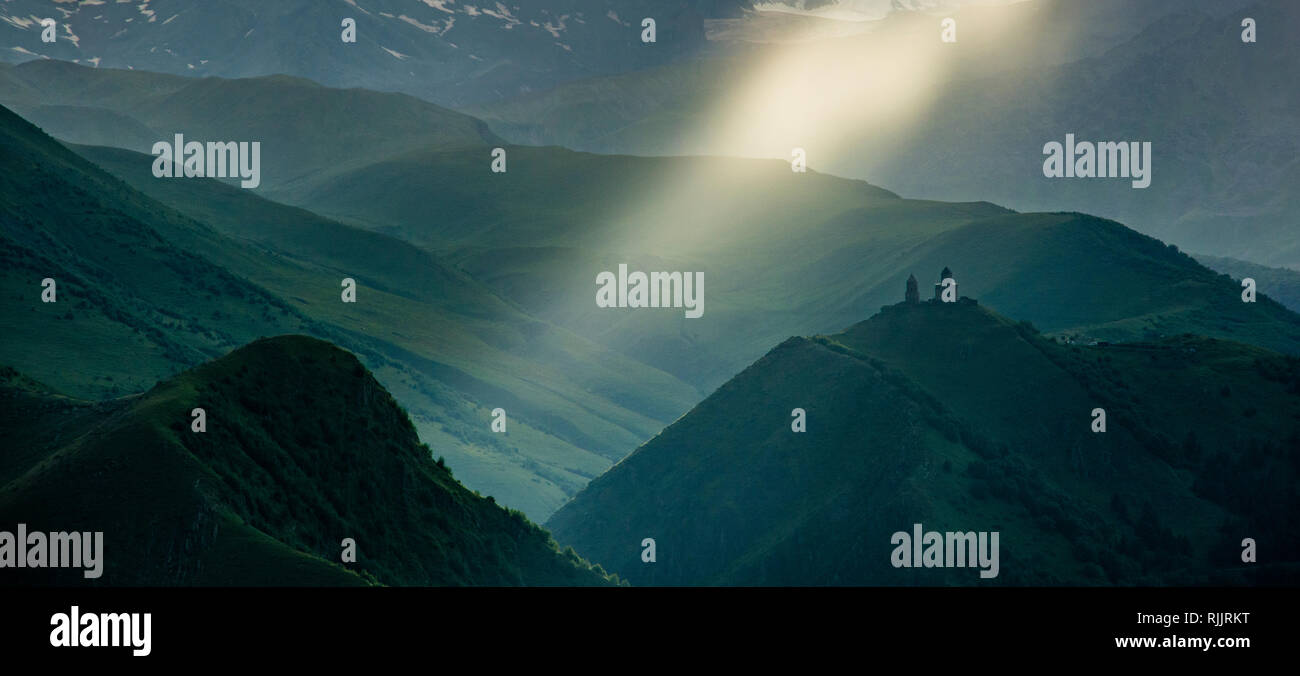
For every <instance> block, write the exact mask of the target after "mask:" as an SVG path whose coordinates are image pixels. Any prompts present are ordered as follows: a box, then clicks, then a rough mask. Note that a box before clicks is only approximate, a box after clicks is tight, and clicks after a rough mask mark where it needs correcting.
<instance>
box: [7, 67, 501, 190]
mask: <svg viewBox="0 0 1300 676" xmlns="http://www.w3.org/2000/svg"><path fill="white" fill-rule="evenodd" d="M0 82H4V83H5V86H4V87H3V88H0V92H3V93H0V103H3V104H6V105H16V106H17V107H19V108H21V109H22V110H23V112H24V113H25V114H30V115H31V116H32V117H29V118H28V119H31V120H32V121H33V122H35V123H36V124H38V125H40V126H42V127H46V128H47V130H48V131H50V132H51V133H53V134H55V135H60V134H59V133H58V132H59V131H60V130H69V129H74V130H75V132H76V135H75V136H71V137H63V136H61V137H62V138H68V139H69V140H72V141H74V142H78V143H88V144H95V145H108V146H117V147H125V148H129V149H131V150H136V151H140V152H150V151H151V148H152V144H153V142H155V141H168V142H171V140H172V137H173V135H174V134H177V133H181V134H184V135H185V138H186V140H187V141H259V142H261V143H262V184H263V185H264V186H274V185H285V184H289V183H291V182H292V181H294V180H297V179H301V178H303V177H304V176H309V175H313V174H316V173H319V172H322V171H334V170H338V169H342V168H344V167H347V166H350V165H353V164H364V163H366V162H373V161H375V160H377V159H380V158H383V157H386V156H388V155H391V154H394V153H399V152H404V151H409V150H411V149H414V148H426V147H438V148H456V147H465V146H475V147H490V145H491V144H495V143H499V142H500V141H499V139H497V137H496V136H495V135H494V134H492V132H491V131H489V130H488V128H487V125H485V124H484V123H483V122H481V121H479V120H477V119H474V118H472V117H469V116H468V115H464V114H462V113H457V112H455V111H452V110H448V109H446V108H442V107H440V106H436V105H434V104H431V103H427V102H425V101H421V100H420V99H416V98H414V97H412V96H408V95H405V94H389V93H383V92H375V91H370V90H366V89H333V88H328V87H323V86H321V85H318V84H316V83H315V82H312V81H310V80H305V79H302V78H295V77H289V76H284V75H272V76H266V77H256V78H245V79H235V80H230V79H224V78H216V77H207V78H188V77H179V76H175V75H162V74H157V73H146V72H142V71H128V70H112V69H103V70H100V69H97V68H89V67H86V66H80V65H77V64H73V63H68V62H65V61H54V60H37V61H31V62H27V63H24V64H21V65H19V66H15V67H13V68H11V69H7V70H6V71H4V72H3V73H0ZM69 106H71V107H79V108H81V109H82V111H83V114H84V117H85V118H86V119H83V120H81V121H80V122H77V123H76V125H75V126H73V125H70V124H69V123H68V120H67V117H68V115H69V114H70V111H69V110H68V108H67V107H69ZM96 109H101V110H105V111H108V112H109V113H110V114H113V115H115V116H119V117H120V119H117V120H113V119H105V116H104V115H102V114H101V115H97V113H96ZM92 120H95V122H94V124H98V125H102V130H101V129H99V128H97V127H95V126H93V125H92ZM141 128H145V129H148V130H149V131H150V132H151V133H152V136H153V138H152V139H151V140H150V141H149V143H148V145H144V144H141V143H140V139H141V138H143V137H142V135H141V133H140V130H141ZM98 131H102V133H97V132H98Z"/></svg>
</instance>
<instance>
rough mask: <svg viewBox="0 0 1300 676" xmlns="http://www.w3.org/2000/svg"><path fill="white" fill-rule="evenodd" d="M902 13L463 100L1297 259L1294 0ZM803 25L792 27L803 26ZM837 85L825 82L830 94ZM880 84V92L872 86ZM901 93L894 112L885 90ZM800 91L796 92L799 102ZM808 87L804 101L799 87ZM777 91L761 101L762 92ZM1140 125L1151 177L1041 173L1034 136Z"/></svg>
mask: <svg viewBox="0 0 1300 676" xmlns="http://www.w3.org/2000/svg"><path fill="white" fill-rule="evenodd" d="M951 16H953V17H955V19H956V20H957V22H958V24H959V25H960V27H961V28H960V30H959V35H960V37H959V38H958V40H957V42H956V43H953V44H941V43H939V42H938V41H937V40H935V39H934V38H935V36H936V34H937V29H936V21H937V19H935V17H933V16H931V15H926V14H923V15H919V16H914V15H910V14H904V13H899V14H896V15H894V16H891V17H890V18H889V19H886V20H885V21H881V22H878V23H879V24H880V26H879V27H878V28H876V29H875V30H872V31H868V32H864V34H862V35H858V36H854V37H852V38H845V39H840V40H818V41H815V42H811V43H805V42H802V41H796V42H795V44H793V45H792V46H788V47H771V48H764V49H757V48H754V47H753V46H749V45H746V46H745V47H744V48H740V49H735V50H729V51H726V52H724V53H721V54H716V55H715V54H709V55H707V56H704V57H701V58H696V59H690V60H684V61H680V62H675V63H671V64H665V65H663V66H660V67H657V68H653V69H646V70H642V71H636V72H629V73H621V74H616V75H606V76H602V77H599V78H591V79H588V80H582V81H577V82H572V83H568V84H565V85H563V86H561V87H558V88H555V89H551V90H547V91H538V92H529V93H527V94H523V95H520V96H517V97H515V98H513V99H509V100H505V101H497V102H488V103H484V104H481V105H478V106H473V107H470V108H466V109H465V110H466V112H469V113H471V114H473V115H475V116H476V117H479V118H480V119H483V120H485V121H487V122H488V124H489V125H490V126H491V127H492V129H493V130H494V131H496V132H497V133H499V134H501V135H502V136H505V137H506V138H507V139H509V140H510V141H512V142H515V143H532V144H538V145H550V144H554V145H563V146H566V147H569V148H573V149H576V150H584V151H590V152H601V153H619V154H637V155H677V154H691V155H699V154H711V155H730V156H750V157H788V156H789V155H788V153H789V149H790V148H791V147H795V146H798V147H803V148H805V149H807V151H808V156H809V158H810V159H809V161H810V166H812V167H814V168H815V169H817V170H818V171H823V172H827V173H832V174H836V175H840V176H846V177H850V178H862V179H865V180H869V181H871V182H872V183H875V184H878V185H883V186H886V187H888V188H889V189H891V190H894V191H896V192H898V193H899V194H901V195H905V196H908V197H916V198H925V199H940V200H949V201H967V200H987V201H990V202H994V203H996V204H1001V205H1005V206H1007V207H1011V208H1014V209H1016V210H1019V211H1082V212H1087V213H1091V214H1095V215H1098V216H1103V217H1106V218H1111V219H1114V220H1117V221H1120V222H1123V223H1125V224H1127V225H1128V226H1130V227H1132V228H1134V229H1136V230H1138V231H1140V232H1143V233H1145V234H1148V235H1151V236H1153V237H1157V238H1159V239H1161V240H1163V241H1165V242H1169V243H1172V244H1176V245H1178V246H1179V247H1181V248H1183V249H1185V250H1189V251H1197V252H1203V253H1207V254H1212V255H1217V256H1230V257H1234V258H1239V259H1243V260H1248V261H1253V262H1256V263H1262V264H1267V265H1276V266H1295V265H1297V264H1298V263H1300V249H1298V248H1297V246H1296V244H1295V241H1294V238H1293V237H1292V233H1293V231H1294V223H1295V221H1294V214H1295V213H1296V211H1297V208H1298V205H1297V203H1296V200H1295V191H1294V189H1293V186H1295V185H1297V184H1298V183H1300V174H1297V164H1296V162H1295V159H1294V158H1295V157H1296V154H1297V152H1296V151H1297V147H1296V143H1297V141H1296V138H1295V135H1294V134H1287V133H1285V132H1281V133H1279V132H1278V131H1277V130H1285V129H1290V128H1293V127H1295V126H1296V124H1297V122H1298V121H1297V111H1298V110H1300V100H1297V94H1296V88H1294V87H1277V86H1275V81H1276V74H1277V73H1284V72H1288V71H1289V70H1291V69H1292V68H1293V67H1294V65H1295V64H1296V63H1298V62H1300V52H1298V51H1297V43H1296V41H1295V40H1287V39H1266V38H1264V37H1262V34H1261V37H1260V38H1259V40H1258V42H1256V43H1253V44H1243V43H1242V41H1241V39H1240V35H1241V30H1242V28H1241V21H1242V18H1243V17H1251V18H1254V19H1255V20H1256V22H1257V24H1258V26H1260V27H1264V26H1269V27H1272V29H1273V31H1275V32H1274V35H1275V36H1278V37H1280V36H1285V35H1290V34H1294V33H1295V32H1296V31H1297V30H1300V5H1297V4H1296V3H1294V2H1291V1H1290V0H1264V1H1253V0H1245V1H1242V0H1197V1H1192V0H1180V1H1176V2H1134V1H1132V0H1104V1H1092V2H1075V1H1073V0H1033V1H1032V2H1022V3H1017V4H1013V5H1009V6H1004V7H978V6H965V7H961V8H960V9H958V10H956V11H954V12H952V13H951ZM796 37H797V36H796ZM831 92H833V95H832V94H831ZM881 92H885V93H883V94H882V93H881ZM891 99H900V100H910V101H912V103H913V105H911V106H909V107H907V108H905V109H903V110H902V111H900V112H898V113H897V114H894V115H888V114H885V113H884V112H880V111H877V110H876V109H878V108H879V109H884V110H888V108H887V107H885V106H884V105H883V103H882V101H883V102H888V101H890V100H891ZM793 102H800V103H798V104H795V103H793ZM803 102H807V103H803ZM768 109H770V110H773V111H774V112H771V113H768V114H767V115H762V114H759V112H758V111H762V110H768ZM1067 133H1072V134H1075V135H1076V137H1077V138H1078V140H1080V141H1089V142H1095V141H1147V142H1150V143H1151V144H1152V152H1153V154H1154V158H1155V159H1154V160H1153V161H1154V164H1153V165H1152V167H1153V169H1152V179H1153V180H1152V184H1151V185H1150V186H1149V187H1148V188H1146V189H1142V190H1134V189H1132V188H1131V187H1130V184H1129V182H1128V181H1124V180H1119V179H1116V180H1088V181H1076V180H1057V179H1046V178H1044V177H1043V175H1042V166H1043V160H1044V156H1043V153H1042V149H1043V145H1044V144H1045V143H1047V142H1049V141H1057V142H1063V141H1064V138H1065V135H1066V134H1067Z"/></svg>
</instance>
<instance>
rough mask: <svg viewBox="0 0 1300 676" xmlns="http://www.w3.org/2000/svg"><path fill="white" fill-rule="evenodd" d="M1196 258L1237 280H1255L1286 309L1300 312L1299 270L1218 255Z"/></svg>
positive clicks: (1206, 265)
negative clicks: (1273, 266)
mask: <svg viewBox="0 0 1300 676" xmlns="http://www.w3.org/2000/svg"><path fill="white" fill-rule="evenodd" d="M1196 260H1197V261H1198V262H1200V263H1201V265H1204V266H1205V267H1207V268H1210V269H1211V270H1216V271H1218V272H1221V273H1223V274H1225V275H1228V276H1230V277H1232V278H1233V279H1235V280H1238V281H1240V280H1242V279H1245V278H1247V277H1249V278H1251V279H1253V280H1255V284H1257V285H1258V288H1259V289H1260V290H1262V291H1263V292H1264V293H1267V294H1268V295H1270V296H1272V297H1273V298H1275V299H1277V302H1279V303H1281V304H1283V305H1285V306H1286V307H1287V309H1289V310H1291V311H1292V312H1300V272H1297V271H1295V270H1292V269H1290V268H1271V267H1268V266H1266V265H1257V264H1255V263H1248V262H1246V261H1241V260H1237V259H1235V258H1223V257H1219V256H1205V255H1197V256H1196Z"/></svg>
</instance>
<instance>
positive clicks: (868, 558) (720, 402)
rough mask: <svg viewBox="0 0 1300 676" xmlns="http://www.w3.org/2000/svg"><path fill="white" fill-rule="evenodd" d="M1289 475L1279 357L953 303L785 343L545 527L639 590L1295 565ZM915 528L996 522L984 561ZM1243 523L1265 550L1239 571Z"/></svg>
mask: <svg viewBox="0 0 1300 676" xmlns="http://www.w3.org/2000/svg"><path fill="white" fill-rule="evenodd" d="M1027 395H1029V396H1027ZM1096 407H1102V408H1105V409H1106V411H1107V416H1108V429H1107V431H1106V432H1105V433H1104V434H1097V433H1093V432H1092V431H1091V428H1090V426H1091V422H1092V417H1091V411H1092V410H1093V409H1094V408H1096ZM794 408H803V409H805V411H806V412H807V431H806V432H804V433H795V432H792V431H791V421H792V418H791V410H792V409H794ZM1298 475H1300V362H1297V360H1295V359H1293V358H1285V357H1282V356H1280V355H1277V354H1275V353H1271V352H1268V351H1266V350H1261V349H1259V348H1254V347H1249V346H1245V345H1240V344H1236V343H1230V342H1226V341H1216V340H1207V339H1203V338H1194V337H1185V338H1171V339H1166V340H1162V341H1157V342H1154V343H1149V344H1133V345H1125V346H1110V345H1101V346H1092V347H1084V346H1077V345H1075V346H1072V345H1067V344H1062V343H1058V342H1056V341H1053V340H1051V339H1048V338H1045V337H1044V336H1042V335H1040V334H1038V333H1037V332H1036V331H1034V330H1033V329H1032V328H1030V327H1028V325H1026V324H1023V323H1022V324H1017V323H1014V322H1012V321H1010V320H1007V319H1005V318H1003V317H1001V316H999V315H996V314H994V313H993V312H991V311H989V310H987V309H985V308H983V307H982V306H980V305H978V304H977V303H975V302H974V301H971V300H969V299H963V300H962V301H961V302H959V303H957V304H938V303H931V302H923V303H921V304H919V305H908V304H900V305H896V306H890V307H886V308H884V309H883V310H882V311H881V313H879V314H877V315H876V316H874V317H872V318H871V319H869V320H867V321H865V322H861V323H859V324H857V325H855V326H853V327H851V328H850V329H849V330H847V331H845V332H843V333H840V334H836V335H832V336H824V337H816V338H791V339H789V340H787V341H785V342H783V343H782V344H781V345H779V346H778V347H776V348H774V349H773V350H772V351H771V352H769V353H768V354H767V355H766V356H764V357H763V358H762V359H760V360H758V361H757V362H755V363H754V364H753V365H752V366H750V367H749V368H748V369H746V370H745V371H743V372H742V373H741V374H739V375H738V376H736V378H734V379H732V380H731V381H729V382H728V383H727V384H725V385H723V386H722V387H721V388H719V389H718V391H717V392H715V393H714V394H713V395H711V396H710V397H709V398H708V399H706V400H705V401H704V402H702V403H701V404H700V405H699V406H697V407H696V408H695V409H694V410H692V411H691V413H689V414H687V415H686V416H684V417H683V418H682V419H680V420H679V421H677V422H676V423H674V424H673V425H671V426H670V427H668V428H667V429H665V430H664V431H663V432H662V433H661V434H660V435H659V436H657V437H655V438H654V439H652V440H651V441H649V442H647V443H646V444H645V445H644V446H642V447H641V448H639V449H638V450H637V451H636V452H635V453H633V454H632V455H630V456H628V457H627V458H626V459H624V460H623V461H622V462H620V463H619V464H618V465H616V466H615V467H614V468H613V469H611V470H610V471H609V472H607V473H606V474H605V475H603V476H601V477H600V478H598V479H596V480H595V481H593V482H591V484H590V485H589V486H588V487H587V488H586V489H585V490H584V491H583V492H582V493H580V494H579V495H578V496H577V497H575V498H574V499H573V501H571V502H570V503H568V504H567V505H565V506H564V507H563V508H562V509H561V510H560V511H558V512H557V513H556V514H555V515H554V516H553V517H552V518H551V519H550V521H549V522H548V526H549V527H550V529H551V530H552V532H553V533H554V534H555V537H556V538H557V540H559V541H560V542H561V543H565V544H571V545H573V546H574V547H575V548H576V549H577V550H578V551H579V552H580V553H582V554H583V555H584V556H586V557H589V558H593V559H596V560H600V561H601V562H602V563H603V564H604V565H605V566H607V567H608V568H609V569H610V570H612V571H615V572H617V573H618V574H619V575H620V576H622V577H624V578H626V579H628V580H630V581H631V582H632V583H633V584H657V585H681V584H685V585H716V584H723V585H912V584H922V585H933V584H943V585H949V584H957V585H976V584H996V585H1041V584H1071V585H1092V584H1121V585H1131V584H1140V585H1153V584H1154V585H1162V584H1254V583H1268V582H1273V583H1276V582H1280V581H1287V582H1291V583H1294V581H1295V580H1296V579H1297V575H1298V574H1300V565H1298V564H1300V549H1297V548H1296V547H1295V546H1294V545H1293V544H1292V538H1290V536H1289V535H1288V533H1289V532H1290V529H1291V528H1293V527H1294V526H1295V523H1294V519H1295V514H1297V513H1298V512H1297V511H1296V508H1297V507H1298V506H1300V504H1298V503H1297V494H1296V492H1295V488H1294V486H1295V481H1296V478H1297V477H1298ZM914 523H922V524H924V526H925V527H926V529H927V530H939V531H963V532H964V531H998V532H999V533H1000V535H1001V538H1000V540H1001V554H1000V573H999V575H998V576H997V577H996V578H993V579H990V580H984V579H981V578H980V577H979V576H978V575H977V574H976V571H974V570H969V569H962V568H955V569H954V568H933V569H926V568H912V569H906V568H895V567H893V566H891V565H890V555H891V551H892V549H893V546H892V545H891V541H890V536H891V534H892V533H893V532H895V531H908V532H910V531H911V527H912V525H913V524H914ZM646 537H651V538H655V539H656V543H657V559H658V560H657V561H656V562H655V563H653V564H650V563H644V562H642V560H641V558H640V554H641V549H640V543H641V542H642V539H643V538H646ZM1243 537H1253V538H1256V539H1257V541H1259V542H1261V543H1262V542H1264V541H1266V540H1267V541H1268V542H1270V543H1271V544H1270V547H1275V548H1276V549H1275V550H1274V553H1273V555H1272V556H1270V558H1269V560H1268V561H1267V562H1263V561H1262V560H1261V563H1259V564H1255V565H1254V566H1250V567H1247V566H1245V565H1243V564H1242V563H1241V561H1240V544H1239V541H1240V540H1241V539H1242V538H1243ZM1261 546H1262V545H1261Z"/></svg>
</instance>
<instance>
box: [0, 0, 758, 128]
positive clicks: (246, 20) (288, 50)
mask: <svg viewBox="0 0 1300 676" xmlns="http://www.w3.org/2000/svg"><path fill="white" fill-rule="evenodd" d="M747 4H748V3H747V2H745V3H743V4H742V2H741V1H740V0H693V1H690V2H688V1H685V0H672V1H671V2H662V1H656V0H548V1H547V2H534V3H522V4H511V5H509V6H508V5H507V3H502V2H485V3H468V2H465V1H464V0H461V1H460V2H457V1H456V0H421V1H420V2H411V1H402V0H328V1H325V2H321V1H319V0H279V1H277V2H275V3H264V2H258V1H256V0H214V1H212V2H204V3H200V4H194V3H190V2H185V1H184V0H145V1H144V2H140V3H136V4H124V3H120V2H119V3H90V4H83V3H65V2H59V1H58V0H10V1H8V2H5V3H4V5H3V8H0V46H3V47H4V49H3V50H2V53H3V57H2V58H5V59H6V60H12V61H23V60H28V59H32V58H41V57H43V58H49V59H60V60H64V61H76V62H79V63H86V64H90V65H95V66H102V67H105V68H121V69H133V70H147V71H155V72H161V73H173V74H181V75H199V76H209V75H215V76H220V77H228V78H229V77H237V78H243V77H257V76H264V75H275V74H287V75H293V76H298V77H305V78H309V79H312V80H316V81H318V82H322V83H324V84H327V85H332V86H336V87H365V88H367V89H378V90H383V91H396V92H405V93H408V94H412V95H415V96H419V97H421V98H423V99H426V100H429V101H434V102H437V103H441V104H445V105H456V104H460V103H465V102H470V101H481V100H487V99H492V98H500V97H503V96H510V95H514V94H518V93H521V92H526V91H530V90H534V89H537V88H544V87H549V86H553V85H555V84H558V83H560V82H564V81H567V80H572V79H577V78H581V77H590V76H592V75H596V74H600V73H608V72H621V71H626V70H633V69H636V68H643V67H646V66H650V65H655V64H661V63H665V62H668V61H671V60H672V59H674V58H677V57H678V56H680V55H683V54H689V53H693V52H694V51H696V50H698V49H699V48H700V47H701V46H702V45H703V43H704V24H703V22H704V19H705V16H706V14H705V13H706V12H708V13H710V14H713V13H719V14H720V15H728V14H733V13H735V12H736V11H738V10H739V9H740V8H741V7H742V6H743V5H747ZM643 17H654V18H656V22H657V36H656V37H657V40H656V42H655V43H654V44H653V45H649V46H648V45H644V44H642V43H641V41H640V36H641V19H642V18H643ZM42 18H53V19H55V20H56V21H57V22H58V24H59V25H58V30H57V33H58V39H57V40H56V41H55V42H54V43H52V44H51V43H45V42H42V40H41V26H40V23H39V22H40V19H42ZM345 18H351V19H353V20H354V21H355V28H356V41H355V42H354V43H345V42H343V39H342V35H343V31H344V29H343V26H342V24H343V20H344V19H345Z"/></svg>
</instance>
